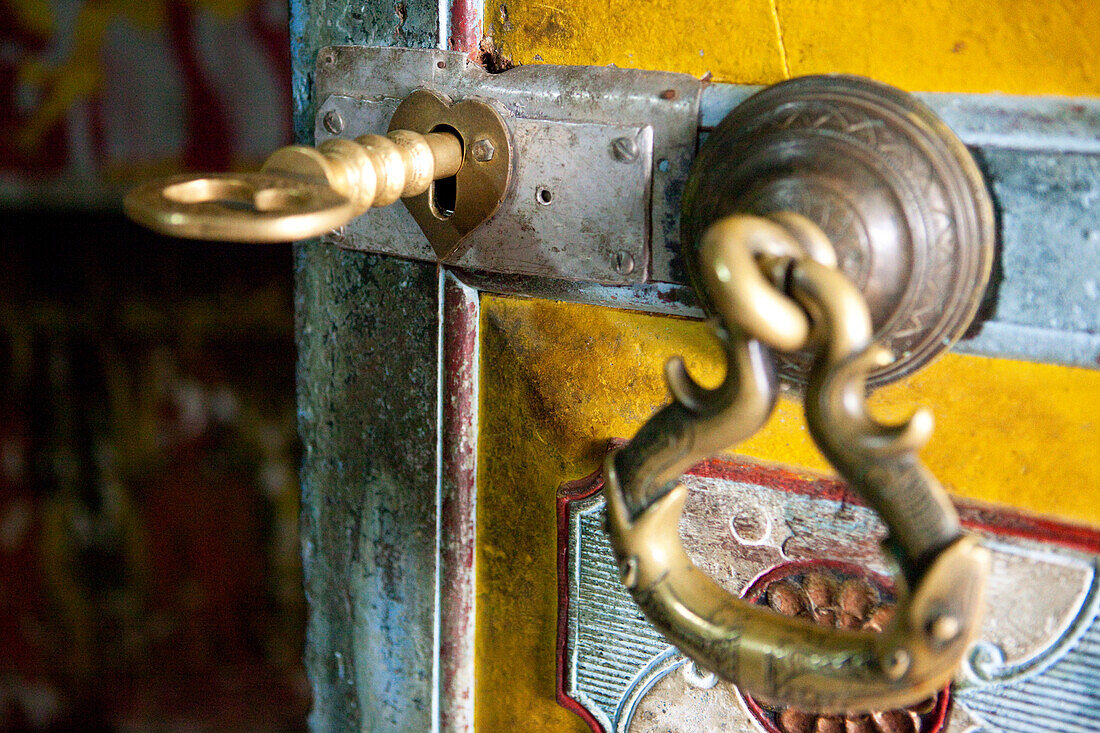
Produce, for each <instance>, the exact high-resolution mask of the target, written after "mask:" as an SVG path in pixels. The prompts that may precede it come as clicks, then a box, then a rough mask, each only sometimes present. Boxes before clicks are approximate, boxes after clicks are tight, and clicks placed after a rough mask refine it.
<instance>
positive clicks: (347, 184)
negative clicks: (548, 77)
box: [124, 130, 463, 242]
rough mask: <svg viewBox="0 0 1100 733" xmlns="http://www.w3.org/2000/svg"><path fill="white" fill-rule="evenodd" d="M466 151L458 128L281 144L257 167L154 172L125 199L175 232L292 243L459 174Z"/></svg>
mask: <svg viewBox="0 0 1100 733" xmlns="http://www.w3.org/2000/svg"><path fill="white" fill-rule="evenodd" d="M462 158H463V149H462V141H461V140H460V139H459V138H458V137H457V136H456V135H453V134H451V133H448V132H430V133H427V134H423V135H422V134H420V133H417V132H412V131H409V130H393V131H391V132H389V133H388V134H386V135H385V136H382V135H363V136H362V137H359V138H357V139H356V140H354V141H352V140H345V139H333V140H327V141H326V142H324V143H322V144H321V145H320V146H318V147H316V148H311V147H307V146H304V145H291V146H289V147H285V148H280V149H279V150H276V151H275V152H274V153H272V155H271V156H270V157H269V158H268V159H267V161H266V162H265V163H264V165H263V166H262V168H261V169H260V171H259V172H258V173H215V174H207V175H203V176H202V177H198V178H196V177H195V176H193V175H183V176H175V177H172V178H166V179H161V180H157V181H152V182H150V183H147V184H145V185H142V186H139V187H138V188H135V189H133V190H132V191H130V192H129V193H128V194H127V195H126V198H125V201H124V207H125V209H126V214H127V215H128V216H129V217H130V218H131V219H133V220H134V221H136V222H138V223H139V224H142V225H144V226H147V227H149V228H150V229H153V230H155V231H157V232H160V233H162V234H168V235H171V236H176V237H190V238H194V239H210V240H229V241H239V242H292V241H295V240H298V239H305V238H307V237H315V236H319V235H321V234H324V233H325V232H328V231H330V230H332V229H334V228H337V227H339V226H342V225H344V224H346V223H347V222H348V221H350V220H351V219H353V218H355V217H356V216H359V215H360V214H362V213H363V212H365V211H367V209H370V208H372V207H378V206H388V205H389V204H392V203H393V202H395V201H397V199H399V198H402V197H406V196H416V195H419V194H422V193H424V192H425V191H427V190H428V188H429V187H430V186H431V184H432V182H433V181H436V180H439V179H442V178H448V177H450V176H453V175H455V174H456V173H457V172H458V170H459V168H460V167H461V166H462Z"/></svg>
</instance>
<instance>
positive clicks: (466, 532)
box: [439, 275, 478, 731]
mask: <svg viewBox="0 0 1100 733" xmlns="http://www.w3.org/2000/svg"><path fill="white" fill-rule="evenodd" d="M444 277H445V280H444V285H443V324H442V327H443V354H442V358H443V384H442V389H443V395H444V401H443V424H442V425H441V426H440V429H441V430H442V431H443V469H442V470H443V475H442V477H441V480H442V482H443V506H442V512H441V517H440V521H441V524H442V547H441V548H440V554H441V560H442V575H443V577H442V579H441V580H442V596H441V598H440V606H441V608H440V611H441V614H442V618H441V624H440V627H441V629H440V630H441V639H440V651H439V654H440V660H439V663H440V688H441V689H440V710H439V722H440V726H441V729H442V730H444V731H462V730H473V726H474V719H473V712H474V704H473V699H474V646H473V645H474V628H475V623H476V615H475V614H476V609H475V598H476V596H477V588H476V587H475V583H476V576H475V574H474V564H475V557H476V555H475V549H476V547H475V546H476V542H477V523H476V522H477V518H476V512H477V391H476V383H477V382H476V380H477V358H478V353H477V347H478V296H477V293H476V292H475V291H473V290H470V289H468V288H465V287H463V286H462V285H460V284H459V283H458V282H457V281H456V280H455V279H454V278H452V277H449V276H446V275H444Z"/></svg>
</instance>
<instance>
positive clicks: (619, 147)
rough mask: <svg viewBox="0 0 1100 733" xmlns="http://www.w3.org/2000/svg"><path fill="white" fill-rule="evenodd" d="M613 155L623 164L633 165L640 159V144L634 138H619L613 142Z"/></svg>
mask: <svg viewBox="0 0 1100 733" xmlns="http://www.w3.org/2000/svg"><path fill="white" fill-rule="evenodd" d="M611 154H612V155H613V156H614V157H615V160H618V161H620V162H622V163H633V162H634V161H636V160H637V159H638V143H636V142H634V138H632V137H617V138H615V139H614V140H612V141H611Z"/></svg>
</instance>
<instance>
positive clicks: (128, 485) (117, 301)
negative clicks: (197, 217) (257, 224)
mask: <svg viewBox="0 0 1100 733" xmlns="http://www.w3.org/2000/svg"><path fill="white" fill-rule="evenodd" d="M286 26H287V20H286V2H285V0H189V1H182V0H181V1H179V2H173V1H170V0H131V1H126V0H0V257H2V261H0V380H2V391H0V400H2V404H0V731H68V730H80V731H205V730H211V731H253V730H254V731H296V730H304V729H305V715H306V713H307V711H308V707H309V697H308V696H309V692H308V686H307V683H306V680H305V675H304V671H303V669H302V665H301V657H302V648H303V638H302V636H303V628H304V614H305V611H304V606H305V603H304V599H303V597H302V590H301V569H300V564H299V551H298V540H297V521H298V518H297V513H298V486H297V467H298V461H299V448H298V443H297V438H296V432H295V419H296V418H295V409H294V359H295V356H294V325H293V302H292V281H293V270H292V264H293V263H292V258H291V250H290V247H289V246H286V245H276V246H268V247H256V246H245V245H225V244H214V243H198V242H184V241H178V240H170V239H165V238H162V237H158V236H156V235H153V234H151V233H148V232H146V231H144V230H142V229H139V228H138V227H136V226H134V225H131V224H129V223H128V222H127V221H126V220H125V219H124V218H123V217H122V214H121V209H120V202H121V194H122V192H123V191H124V190H125V189H126V187H127V186H128V185H130V184H132V183H134V182H137V181H140V180H142V179H144V178H145V177H148V176H152V175H161V174H166V173H173V172H180V171H191V170H227V169H233V168H250V167H255V166H257V165H258V164H259V163H260V162H261V161H262V160H263V158H264V157H265V156H266V154H267V153H269V152H270V151H271V150H273V149H275V148H276V147H278V146H280V145H283V144H286V143H287V142H288V141H289V138H290V84H289V79H290V63H289V50H288V39H287V27H286Z"/></svg>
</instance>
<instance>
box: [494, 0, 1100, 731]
mask: <svg viewBox="0 0 1100 733" xmlns="http://www.w3.org/2000/svg"><path fill="white" fill-rule="evenodd" d="M485 22H486V28H485V31H486V34H487V35H490V36H492V37H493V40H494V42H495V44H496V46H497V47H498V48H499V49H500V50H502V52H503V53H505V54H506V55H509V56H511V58H512V59H513V60H514V61H516V62H518V63H538V62H546V63H557V64H561V63H565V64H597V65H598V64H616V65H619V66H624V67H636V68H650V69H663V70H668V71H680V72H688V73H692V74H695V75H700V76H701V75H703V74H705V73H707V72H709V73H711V74H712V75H713V78H714V79H715V80H716V81H729V82H741V83H772V82H777V81H780V80H782V79H784V78H787V77H789V76H792V75H802V74H809V73H822V72H850V73H858V74H864V75H867V76H871V77H874V78H877V79H880V80H882V81H886V82H890V83H893V84H896V85H898V86H901V87H903V88H907V89H911V90H926V91H959V92H990V91H1002V92H1008V93H1018V94H1072V95H1095V94H1098V93H1100V3H1097V2H1095V0H1078V1H1076V2H1017V0H955V1H954V2H949V1H948V0H923V1H921V2H891V3H882V2H858V3H850V2H849V3H839V2H834V1H831V0H817V1H812V2H797V1H795V0H774V1H773V0H760V1H756V0H732V1H730V0H724V1H721V2H719V1H716V0H705V1H703V2H686V1H683V0H657V1H656V2H651V3H649V2H638V1H637V0H633V1H632V2H626V0H603V1H602V2H582V1H581V0H549V1H548V2H536V1H535V0H503V1H502V0H492V2H490V3H489V4H488V7H487V9H486V21H485ZM481 319H482V324H481V326H482V331H481V333H482V340H481V387H480V399H481V418H480V429H479V432H480V438H479V469H478V470H479V479H478V492H479V494H478V518H477V525H478V549H477V568H478V570H477V578H478V581H477V582H478V600H477V603H478V622H477V652H476V656H477V670H476V680H477V682H476V685H477V688H476V721H477V726H478V728H479V729H482V730H487V731H489V730H524V731H585V730H587V726H586V725H584V724H583V723H582V721H581V720H580V719H579V718H577V717H576V716H574V715H573V714H572V713H570V712H568V711H566V710H565V709H563V708H561V707H559V706H558V705H557V703H556V701H555V658H556V650H555V633H556V615H557V604H558V595H557V577H556V573H557V560H556V549H557V526H556V517H555V491H556V489H557V487H558V486H559V485H560V484H561V483H562V482H563V481H567V480H571V479H576V478H579V477H581V476H584V475H586V474H588V473H590V472H591V471H593V470H594V469H595V468H597V466H598V465H599V462H600V458H601V456H602V455H603V452H604V450H605V447H606V445H607V441H608V439H610V438H613V437H620V438H627V437H630V436H632V435H633V434H634V432H635V431H636V430H637V429H638V427H639V426H640V425H641V424H642V422H644V420H645V419H646V418H648V417H649V416H650V415H651V414H652V412H653V411H654V410H655V409H656V408H657V407H659V406H660V405H661V404H662V403H663V402H664V401H665V400H666V391H665V387H664V384H663V381H662V369H661V367H662V364H663V362H664V360H665V359H667V358H669V357H670V356H673V355H677V354H681V355H684V356H685V358H686V361H687V364H688V366H689V368H690V369H691V370H692V371H693V373H695V374H697V375H699V376H700V377H701V378H702V379H703V381H705V382H706V381H709V382H710V383H712V384H713V383H716V382H717V381H718V380H719V379H720V378H721V373H720V369H721V365H720V357H719V354H718V350H717V348H716V345H715V343H714V341H713V339H712V338H711V337H710V336H709V335H708V334H707V333H706V330H705V328H704V327H703V325H702V324H700V323H698V322H694V321H689V320H684V319H677V318H669V317H659V316H652V315H644V314H640V313H632V312H624V311H615V310H610V309H604V308H597V307H592V306H580V305H570V304H563V303H550V302H545V301H537V300H529V299H520V298H507V297H498V296H490V295H485V296H483V298H482V310H481ZM874 404H875V405H876V407H877V409H878V410H879V411H880V413H881V414H883V415H884V416H891V415H894V416H898V415H900V414H902V413H905V412H906V411H907V410H909V409H911V408H912V407H914V406H916V405H927V406H929V407H931V408H932V409H933V411H934V412H935V415H936V419H937V430H936V432H935V434H934V436H933V438H932V441H931V442H930V443H929V445H928V447H927V448H926V449H925V451H924V452H923V453H922V457H923V459H924V460H925V462H926V463H927V464H928V466H929V467H930V468H931V469H932V470H933V471H934V472H935V473H936V475H937V476H938V477H940V478H941V479H942V480H943V481H944V483H945V484H946V485H947V487H948V488H949V489H950V490H951V491H953V492H954V493H956V494H958V495H962V496H966V497H971V498H976V499H981V500H985V501H993V502H999V503H1003V504H1007V505H1012V506H1015V507H1018V508H1022V509H1026V510H1030V511H1039V512H1044V513H1051V514H1055V515H1058V516H1060V517H1062V518H1064V519H1068V520H1071V521H1078V522H1086V523H1091V524H1100V501H1098V500H1097V498H1096V488H1095V487H1097V486H1098V485H1100V464H1098V462H1097V460H1096V453H1097V445H1100V424H1098V420H1100V372H1097V371H1091V370H1086V369H1077V368H1070V367H1059V366H1051V365H1043V364H1030V363H1022V362H1015V361H1009V360H1002V359H989V358H983V357H971V356H960V355H948V356H945V357H943V358H941V359H940V360H939V361H937V362H935V363H934V364H933V365H932V366H930V367H928V368H927V369H925V370H923V371H921V372H919V373H918V374H916V375H915V376H913V377H911V378H910V379H908V380H906V381H905V382H903V383H901V384H898V385H894V386H891V387H889V388H887V389H884V390H882V391H881V393H880V394H878V395H876V398H875V402H874ZM737 451H738V452H739V453H742V454H746V455H749V456H752V457H755V458H759V459H764V460H768V461H774V462H778V463H784V464H789V465H795V466H801V467H806V468H810V469H814V470H819V471H826V470H828V466H827V465H826V464H825V462H824V461H823V459H822V458H821V457H820V455H819V454H818V453H817V452H816V450H815V449H814V447H813V445H812V442H811V440H810V438H809V436H808V434H807V432H806V428H805V424H804V421H803V418H802V415H801V406H800V405H799V404H798V403H796V402H794V401H791V400H788V399H783V400H782V401H781V403H780V405H779V408H778V410H777V412H776V414H775V416H774V417H773V419H772V421H771V423H770V424H769V426H768V427H767V428H766V429H765V430H764V431H763V432H762V433H760V434H759V435H758V436H756V437H754V438H753V439H751V440H750V441H749V442H747V443H745V444H743V445H742V446H740V447H739V448H738V449H737Z"/></svg>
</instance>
